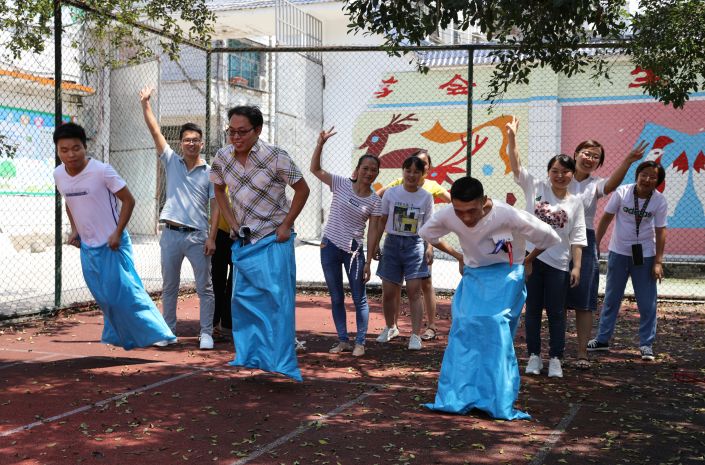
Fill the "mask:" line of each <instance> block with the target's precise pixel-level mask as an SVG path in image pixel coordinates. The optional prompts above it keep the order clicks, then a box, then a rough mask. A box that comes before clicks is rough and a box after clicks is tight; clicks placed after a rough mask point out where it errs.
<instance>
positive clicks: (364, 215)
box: [323, 174, 382, 252]
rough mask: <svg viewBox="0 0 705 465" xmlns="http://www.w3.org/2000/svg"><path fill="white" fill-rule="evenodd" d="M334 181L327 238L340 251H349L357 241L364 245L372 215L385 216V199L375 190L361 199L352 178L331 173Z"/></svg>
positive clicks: (332, 183) (324, 231)
mask: <svg viewBox="0 0 705 465" xmlns="http://www.w3.org/2000/svg"><path fill="white" fill-rule="evenodd" d="M331 178H332V182H331V185H330V190H331V192H333V200H332V201H331V203H330V214H329V215H328V222H327V223H326V227H325V228H324V230H323V235H324V236H326V237H327V238H328V239H329V240H330V241H331V242H332V243H333V244H334V245H335V246H336V247H338V248H339V249H340V250H343V251H346V252H348V251H351V248H352V241H353V239H354V240H356V241H357V243H358V244H359V245H362V239H363V237H364V235H365V225H366V224H367V220H368V219H369V218H370V216H382V199H380V198H379V196H378V195H377V194H375V193H374V192H372V191H371V193H370V195H368V196H367V197H360V196H358V195H357V194H356V193H355V191H354V190H353V182H352V181H351V180H350V179H349V178H344V177H343V176H338V175H335V174H331Z"/></svg>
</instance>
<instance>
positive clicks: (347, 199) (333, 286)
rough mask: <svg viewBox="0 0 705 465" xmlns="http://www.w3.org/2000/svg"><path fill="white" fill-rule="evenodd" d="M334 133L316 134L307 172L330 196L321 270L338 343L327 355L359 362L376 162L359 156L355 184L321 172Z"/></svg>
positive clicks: (377, 211)
mask: <svg viewBox="0 0 705 465" xmlns="http://www.w3.org/2000/svg"><path fill="white" fill-rule="evenodd" d="M335 134H336V133H335V132H333V128H330V130H329V131H321V134H320V135H319V136H318V143H317V144H316V149H315V150H314V151H313V156H312V157H311V173H313V175H314V176H316V177H317V178H318V179H320V180H321V182H323V183H324V184H327V185H328V187H329V188H330V190H331V191H332V192H333V200H332V201H331V205H330V213H329V215H328V222H327V223H326V226H325V229H324V231H323V238H322V239H321V266H322V267H323V275H324V276H325V279H326V285H327V286H328V291H329V292H330V298H331V304H332V310H333V322H334V323H335V329H336V331H337V333H338V342H337V343H336V344H335V345H334V346H333V347H332V348H331V349H330V350H329V352H330V353H332V354H339V353H341V352H349V351H352V355H353V356H354V357H361V356H362V355H364V354H365V336H366V334H367V323H368V320H369V314H370V309H369V306H368V304H367V293H366V290H365V283H367V281H369V280H370V261H371V258H370V259H368V260H365V253H364V252H363V250H362V241H363V237H364V235H365V225H366V223H367V222H368V221H369V222H370V232H369V234H368V239H367V249H368V250H367V251H368V254H369V256H370V257H372V256H373V255H374V250H373V248H374V244H373V242H374V241H373V238H375V237H376V236H377V234H376V232H375V231H376V228H377V221H376V219H372V218H370V217H373V216H374V217H380V216H382V200H381V199H380V198H379V196H377V194H375V193H374V191H373V190H372V187H371V186H372V183H373V182H374V181H375V179H377V175H378V174H379V159H377V158H376V157H374V156H372V155H363V156H361V157H360V159H359V160H358V162H357V167H356V168H355V171H354V173H353V175H354V178H355V181H353V180H351V179H349V178H345V177H342V176H338V175H335V174H331V173H329V172H327V171H326V170H324V169H323V168H321V152H322V151H323V146H324V145H325V143H326V141H328V139H330V138H331V137H332V136H333V135H335ZM342 269H345V273H346V274H347V276H348V282H349V283H350V291H351V293H352V298H353V303H354V304H355V314H356V323H357V336H356V337H355V346H354V347H353V346H352V345H351V344H350V339H349V337H348V329H347V317H346V314H345V292H344V290H343V272H342Z"/></svg>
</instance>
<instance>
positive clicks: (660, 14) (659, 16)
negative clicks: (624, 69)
mask: <svg viewBox="0 0 705 465" xmlns="http://www.w3.org/2000/svg"><path fill="white" fill-rule="evenodd" d="M641 6H642V8H643V11H644V12H643V13H640V14H636V15H635V16H634V19H633V25H632V27H633V28H634V39H633V40H632V42H631V44H630V47H629V50H630V52H631V54H632V58H633V61H634V63H635V64H636V65H637V66H639V67H641V68H642V69H648V70H651V71H652V72H653V73H654V75H655V76H656V79H653V80H651V81H649V82H647V83H646V84H645V85H644V88H645V89H646V91H647V92H648V93H649V95H652V96H654V97H655V98H657V99H659V100H660V101H662V102H663V103H665V104H669V103H670V104H672V105H673V106H674V107H676V108H678V107H682V106H683V105H684V104H685V102H686V100H688V96H689V94H691V93H693V92H697V91H698V90H700V89H702V88H703V78H705V2H703V1H702V0H689V1H663V0H641Z"/></svg>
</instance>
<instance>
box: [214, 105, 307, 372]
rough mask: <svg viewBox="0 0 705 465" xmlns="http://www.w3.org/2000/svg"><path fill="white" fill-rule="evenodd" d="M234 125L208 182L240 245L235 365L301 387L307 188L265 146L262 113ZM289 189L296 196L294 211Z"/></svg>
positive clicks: (289, 163) (252, 111) (233, 120)
mask: <svg viewBox="0 0 705 465" xmlns="http://www.w3.org/2000/svg"><path fill="white" fill-rule="evenodd" d="M228 121H229V125H228V129H227V130H226V135H227V137H228V145H226V146H225V147H223V148H222V149H220V150H219V151H218V153H217V154H216V156H215V159H214V160H213V168H212V170H211V176H210V178H211V181H213V183H214V184H215V198H216V200H217V202H218V209H219V211H220V213H221V214H222V215H223V216H224V217H225V220H226V221H227V223H228V225H229V226H230V230H231V237H232V238H233V239H235V243H234V244H233V247H232V259H233V260H232V261H233V267H234V269H235V278H234V282H233V296H232V318H233V332H234V337H235V344H236V347H237V350H236V358H235V361H234V362H232V365H236V366H246V367H250V368H260V369H262V370H265V371H271V372H277V373H282V374H284V375H286V376H289V377H291V378H293V379H296V380H299V381H300V380H301V373H300V372H299V368H298V364H297V362H296V354H295V351H294V350H295V349H294V344H293V343H292V341H293V340H294V338H295V334H296V332H295V325H294V308H295V302H296V301H295V297H296V263H295V260H294V236H295V234H292V232H293V230H292V228H293V226H294V220H296V218H297V217H298V216H299V213H301V210H302V209H303V207H304V204H305V203H306V199H307V198H308V194H309V187H308V184H306V181H305V180H304V178H303V176H302V174H301V171H300V170H299V168H298V167H297V166H296V164H295V163H294V162H293V160H292V159H291V157H290V156H289V154H288V153H287V152H286V151H285V150H283V149H281V148H279V147H276V146H273V145H269V144H268V143H266V142H264V141H262V140H260V139H259V136H260V134H261V133H262V126H263V124H264V118H263V116H262V112H261V111H260V110H259V108H257V107H255V106H237V107H234V108H232V109H231V110H230V111H228ZM287 185H288V186H290V187H291V188H292V189H293V190H294V197H293V199H292V200H291V203H289V201H288V200H287V198H286V192H285V191H286V186H287ZM226 186H227V190H228V194H227V195H226V192H225V191H226Z"/></svg>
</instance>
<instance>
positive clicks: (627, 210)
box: [605, 184, 668, 257]
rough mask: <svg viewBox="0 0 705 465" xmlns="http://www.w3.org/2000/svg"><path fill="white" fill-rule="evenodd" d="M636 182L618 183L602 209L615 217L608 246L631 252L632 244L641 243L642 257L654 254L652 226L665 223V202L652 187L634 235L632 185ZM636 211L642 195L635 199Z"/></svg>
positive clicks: (639, 205) (612, 249)
mask: <svg viewBox="0 0 705 465" xmlns="http://www.w3.org/2000/svg"><path fill="white" fill-rule="evenodd" d="M635 186H636V184H627V185H624V186H619V187H618V188H617V190H615V191H614V194H612V197H610V199H609V201H608V202H607V206H606V207H605V213H611V214H613V215H615V216H616V217H617V221H616V223H615V225H614V231H612V237H611V238H610V245H609V250H610V251H611V252H615V253H618V254H620V255H627V256H629V257H631V256H632V244H637V243H638V244H641V247H642V252H643V254H644V257H653V256H655V255H656V231H655V229H654V228H665V227H666V225H667V221H666V217H667V216H668V206H667V204H666V197H664V196H663V194H662V193H660V192H659V191H654V193H653V194H652V195H651V199H650V200H649V204H648V205H647V207H646V212H645V213H644V216H643V217H642V219H641V224H640V225H639V237H638V239H637V236H636V221H635V218H636V216H635V214H634V187H635ZM637 201H638V204H637V205H638V211H641V209H642V208H643V207H644V202H646V199H637Z"/></svg>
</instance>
